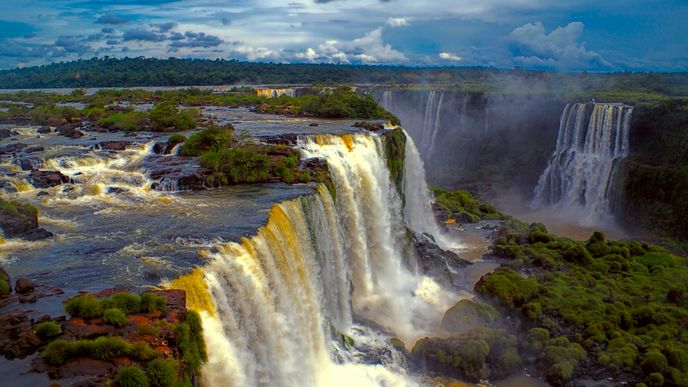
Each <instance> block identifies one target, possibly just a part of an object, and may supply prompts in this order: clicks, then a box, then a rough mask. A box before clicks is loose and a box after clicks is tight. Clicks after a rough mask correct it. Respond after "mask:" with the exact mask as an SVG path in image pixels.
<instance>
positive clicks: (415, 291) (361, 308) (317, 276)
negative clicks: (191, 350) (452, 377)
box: [175, 134, 456, 386]
mask: <svg viewBox="0 0 688 387" xmlns="http://www.w3.org/2000/svg"><path fill="white" fill-rule="evenodd" d="M383 141H384V140H383V139H382V137H381V136H377V135H369V134H354V135H343V136H333V135H315V136H304V137H301V138H300V139H299V147H300V148H301V150H302V152H303V153H304V156H306V157H320V158H324V159H326V160H327V163H328V166H329V169H330V173H331V176H332V179H333V182H334V185H335V188H336V195H334V196H336V198H333V195H332V194H331V193H330V192H329V191H328V190H327V189H326V188H325V187H324V186H322V185H321V186H319V188H318V189H317V192H316V193H314V194H313V195H308V196H302V197H299V198H296V199H292V200H289V201H286V202H283V203H280V204H278V205H276V206H275V207H274V208H273V209H272V210H271V211H270V214H269V220H268V223H267V225H265V226H264V227H261V228H260V229H259V230H258V232H257V234H256V235H255V236H254V237H252V238H245V239H243V240H242V241H241V242H240V243H221V244H218V245H217V246H215V247H214V252H212V253H209V255H208V258H209V263H208V264H207V265H206V266H205V267H204V268H203V269H202V270H203V275H202V276H201V278H205V280H204V281H199V280H196V281H187V285H183V284H182V286H183V287H185V288H186V289H187V290H190V294H191V295H192V298H194V299H197V298H198V297H197V296H196V294H198V293H204V292H207V293H209V294H210V296H206V298H208V299H212V302H191V303H190V304H191V306H192V307H193V306H194V304H201V305H203V306H202V307H197V309H200V310H201V312H202V317H203V322H204V326H205V335H206V342H207V344H208V351H209V359H210V360H209V363H208V364H207V366H206V367H205V369H204V372H203V373H204V378H205V381H206V384H207V385H209V386H215V385H223V386H226V385H230V386H268V385H269V386H405V385H414V384H415V383H414V382H413V380H412V379H411V378H410V377H409V376H408V375H406V372H405V370H404V368H403V367H402V366H401V364H400V363H401V361H397V360H398V359H397V360H395V358H394V356H391V357H390V358H388V359H387V360H384V361H382V362H381V363H382V364H380V363H378V364H370V363H369V362H367V361H364V360H358V359H359V357H358V356H357V355H356V354H357V349H356V348H345V346H343V345H342V344H341V343H340V342H339V335H340V334H345V335H348V336H350V337H353V339H354V340H355V342H356V343H357V344H358V343H359V342H365V343H367V344H366V345H367V346H368V347H369V348H370V347H372V348H381V349H384V352H385V353H390V354H394V353H396V352H395V351H394V350H392V349H391V347H390V346H389V344H386V341H387V340H388V339H389V338H390V337H391V336H390V335H394V336H396V337H398V338H400V339H401V340H403V341H404V342H406V344H407V345H412V343H413V342H414V341H415V340H416V339H417V338H418V337H420V336H422V335H428V334H431V333H432V332H434V331H435V330H436V329H437V324H438V322H439V321H440V320H441V316H442V314H443V313H444V311H445V310H446V309H447V308H448V307H449V306H450V305H451V304H452V302H454V301H456V296H455V295H453V294H451V293H450V292H446V291H444V290H443V289H442V288H441V287H440V286H439V285H438V284H437V283H435V282H434V281H433V280H432V279H430V278H427V277H423V276H422V275H418V274H417V273H415V270H414V268H415V267H416V265H415V260H416V255H415V251H414V249H413V246H412V244H411V243H410V240H409V238H408V236H407V233H406V229H405V227H404V212H407V213H409V214H413V216H431V214H430V213H429V212H427V209H428V207H426V206H427V198H428V196H427V191H426V192H425V193H424V195H423V194H421V193H420V191H418V192H417V188H414V189H411V188H410V184H411V183H407V184H405V191H406V194H407V195H409V196H408V197H407V200H406V209H405V208H403V205H402V199H401V197H400V195H399V193H398V192H397V189H396V187H395V185H394V184H393V182H392V181H391V180H390V173H389V171H388V169H387V162H386V159H385V152H384V146H383V145H384V144H383ZM411 144H412V142H411ZM411 149H412V150H414V149H415V148H414V147H412V148H411ZM415 157H417V151H416V153H414V154H412V155H410V156H409V155H407V157H406V160H407V161H408V160H409V158H411V159H413V158H415ZM419 165H420V167H421V168H422V163H421V162H420V161H419V160H418V161H417V162H414V163H412V164H411V165H410V166H407V170H408V168H411V169H414V168H418V167H419ZM408 174H409V176H411V177H412V178H413V179H424V176H422V174H420V172H418V171H417V170H416V171H408ZM407 181H408V179H407ZM423 187H424V188H422V189H426V188H427V187H426V186H423ZM409 206H419V208H416V209H414V210H411V209H409V208H408V207H409ZM432 222H433V221H432V220H427V219H426V220H424V221H422V222H419V219H416V220H415V221H413V222H411V223H410V224H409V227H410V228H411V229H414V228H418V229H420V230H422V231H423V232H434V231H437V230H438V228H437V226H436V224H435V226H432ZM188 283H192V285H188ZM175 285H177V286H179V285H180V284H175ZM205 288H207V291H206V290H204V289H205ZM199 289H201V290H199ZM201 298H203V297H201ZM210 303H212V304H214V307H212V306H208V304H210ZM361 324H363V325H361ZM371 327H379V328H381V330H382V331H379V329H378V328H371ZM371 329H373V330H374V331H375V333H372V332H371ZM383 331H384V332H389V335H388V334H386V333H383ZM365 332H368V333H365Z"/></svg>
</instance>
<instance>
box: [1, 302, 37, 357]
mask: <svg viewBox="0 0 688 387" xmlns="http://www.w3.org/2000/svg"><path fill="white" fill-rule="evenodd" d="M40 344H41V340H40V339H39V338H38V336H36V334H35V333H34V332H33V329H32V327H31V321H29V317H28V316H27V315H26V313H25V312H23V311H11V312H7V313H3V314H1V315H0V354H2V355H4V356H5V357H7V358H8V359H14V358H24V357H26V356H28V355H31V354H32V353H34V352H35V351H36V348H38V346H39V345H40Z"/></svg>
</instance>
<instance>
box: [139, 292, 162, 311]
mask: <svg viewBox="0 0 688 387" xmlns="http://www.w3.org/2000/svg"><path fill="white" fill-rule="evenodd" d="M140 301H141V302H140V307H141V312H146V313H150V312H155V311H160V312H164V311H166V310H167V299H165V297H162V296H158V295H156V294H153V293H143V294H141V297H140Z"/></svg>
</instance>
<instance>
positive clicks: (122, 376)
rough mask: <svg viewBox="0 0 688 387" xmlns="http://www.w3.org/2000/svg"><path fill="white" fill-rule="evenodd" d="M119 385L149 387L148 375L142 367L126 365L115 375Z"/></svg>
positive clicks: (122, 386) (124, 386)
mask: <svg viewBox="0 0 688 387" xmlns="http://www.w3.org/2000/svg"><path fill="white" fill-rule="evenodd" d="M115 385H116V386H117V387H148V386H149V383H148V377H147V376H146V373H145V372H144V371H143V370H142V369H141V368H140V367H124V368H122V369H121V370H119V372H118V373H117V376H116V377H115Z"/></svg>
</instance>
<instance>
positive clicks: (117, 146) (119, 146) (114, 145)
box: [97, 141, 132, 151]
mask: <svg viewBox="0 0 688 387" xmlns="http://www.w3.org/2000/svg"><path fill="white" fill-rule="evenodd" d="M131 144H132V142H131V141H103V142H101V143H98V145H97V147H98V148H100V149H106V150H116V151H121V150H125V149H127V147H128V146H129V145H131Z"/></svg>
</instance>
